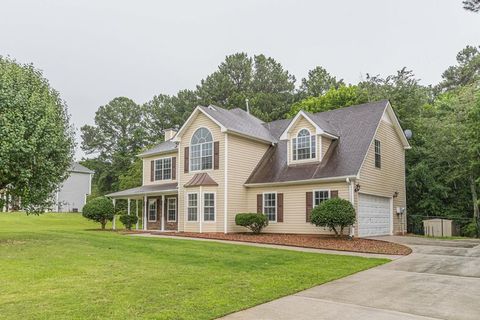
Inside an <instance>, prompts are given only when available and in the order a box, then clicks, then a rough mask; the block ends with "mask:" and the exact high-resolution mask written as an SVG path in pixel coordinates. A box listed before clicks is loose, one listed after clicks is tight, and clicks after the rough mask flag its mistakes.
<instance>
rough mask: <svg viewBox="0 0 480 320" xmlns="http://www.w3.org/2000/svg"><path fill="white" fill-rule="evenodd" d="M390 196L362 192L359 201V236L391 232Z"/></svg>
mask: <svg viewBox="0 0 480 320" xmlns="http://www.w3.org/2000/svg"><path fill="white" fill-rule="evenodd" d="M390 210H391V208H390V198H385V197H378V196H371V195H368V194H360V195H359V201H358V236H359V237H370V236H380V235H388V234H390V224H391V219H392V213H391V211H390Z"/></svg>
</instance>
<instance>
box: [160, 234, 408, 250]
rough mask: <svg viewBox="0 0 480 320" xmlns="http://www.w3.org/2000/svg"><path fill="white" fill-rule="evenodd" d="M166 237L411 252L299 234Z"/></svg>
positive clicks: (383, 243) (374, 243)
mask: <svg viewBox="0 0 480 320" xmlns="http://www.w3.org/2000/svg"><path fill="white" fill-rule="evenodd" d="M161 234H162V235H166V236H178V237H191V238H205V239H218V240H229V241H240V242H255V243H266V244H277V245H285V246H294V247H304V248H315V249H326V250H340V251H353V252H364V253H379V254H392V255H408V254H410V253H411V252H412V250H411V249H410V248H408V247H406V246H403V245H401V244H397V243H392V242H387V241H381V240H371V239H362V238H354V239H353V240H349V239H347V238H335V237H331V236H325V235H300V234H278V233H262V234H258V235H254V234H252V233H228V234H224V233H193V232H175V233H166V232H164V233H161Z"/></svg>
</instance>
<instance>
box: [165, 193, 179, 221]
mask: <svg viewBox="0 0 480 320" xmlns="http://www.w3.org/2000/svg"><path fill="white" fill-rule="evenodd" d="M172 200H173V201H172ZM171 203H173V208H170V204H171ZM170 210H174V215H175V219H173V220H172V219H170ZM167 222H177V198H167Z"/></svg>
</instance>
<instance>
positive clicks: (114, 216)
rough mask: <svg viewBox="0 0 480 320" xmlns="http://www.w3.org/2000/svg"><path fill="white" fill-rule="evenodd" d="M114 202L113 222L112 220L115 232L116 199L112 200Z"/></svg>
mask: <svg viewBox="0 0 480 320" xmlns="http://www.w3.org/2000/svg"><path fill="white" fill-rule="evenodd" d="M112 202H113V220H112V230H115V199H112Z"/></svg>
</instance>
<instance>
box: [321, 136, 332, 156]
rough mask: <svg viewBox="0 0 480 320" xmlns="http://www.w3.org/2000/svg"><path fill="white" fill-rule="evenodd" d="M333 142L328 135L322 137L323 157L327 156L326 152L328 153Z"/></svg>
mask: <svg viewBox="0 0 480 320" xmlns="http://www.w3.org/2000/svg"><path fill="white" fill-rule="evenodd" d="M331 143H332V139H329V138H326V137H321V144H322V157H321V159H323V157H324V156H325V153H327V151H328V148H329V147H330V144H331Z"/></svg>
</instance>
